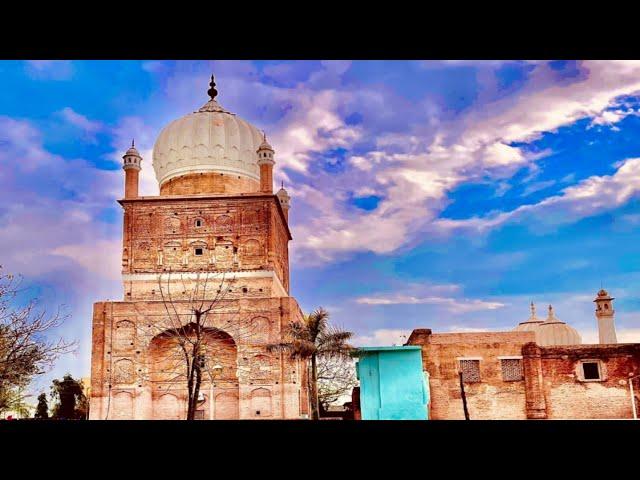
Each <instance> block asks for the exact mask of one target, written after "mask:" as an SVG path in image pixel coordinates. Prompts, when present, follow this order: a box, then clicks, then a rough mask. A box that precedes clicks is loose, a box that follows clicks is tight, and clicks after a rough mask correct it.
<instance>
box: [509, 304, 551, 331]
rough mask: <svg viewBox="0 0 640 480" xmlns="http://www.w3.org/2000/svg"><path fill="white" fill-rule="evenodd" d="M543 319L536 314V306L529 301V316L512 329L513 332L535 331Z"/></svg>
mask: <svg viewBox="0 0 640 480" xmlns="http://www.w3.org/2000/svg"><path fill="white" fill-rule="evenodd" d="M543 323H544V320H542V319H541V318H538V317H537V316H536V306H535V305H534V304H533V302H531V316H530V317H529V318H527V319H526V320H525V321H524V322H520V323H519V324H518V326H516V328H514V329H513V330H514V331H515V332H536V331H538V328H539V327H540V325H542V324H543Z"/></svg>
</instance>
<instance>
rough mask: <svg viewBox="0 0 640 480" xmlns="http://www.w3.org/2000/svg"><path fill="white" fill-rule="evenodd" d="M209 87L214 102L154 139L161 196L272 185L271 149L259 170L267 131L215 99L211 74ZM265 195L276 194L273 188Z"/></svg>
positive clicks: (243, 190)
mask: <svg viewBox="0 0 640 480" xmlns="http://www.w3.org/2000/svg"><path fill="white" fill-rule="evenodd" d="M209 86H210V88H209V90H208V93H209V96H210V97H211V98H210V100H209V101H208V102H207V103H205V104H204V105H203V106H202V107H201V108H200V109H198V110H197V111H195V112H193V113H190V114H188V115H185V116H184V117H181V118H179V119H177V120H174V121H173V122H171V123H169V124H168V125H167V126H166V127H164V128H163V129H162V131H161V132H160V135H159V136H158V139H157V140H156V143H155V145H154V148H153V168H154V170H155V173H156V178H157V179H158V183H159V184H160V195H193V194H207V193H208V194H239V193H255V192H259V191H263V192H264V191H265V185H266V184H267V183H272V169H273V163H274V162H273V149H272V148H271V147H270V146H269V148H270V150H271V152H270V153H269V157H270V160H271V162H270V163H271V164H270V165H269V166H268V168H266V169H265V168H261V167H260V166H259V165H260V162H259V160H260V157H259V154H260V153H261V151H264V135H263V133H262V132H261V131H260V130H259V129H257V128H256V127H254V126H253V125H251V124H250V123H248V122H246V121H245V120H243V119H241V118H240V117H238V116H237V115H235V114H233V113H231V112H229V111H227V110H226V109H224V108H223V107H222V106H221V105H220V104H219V103H218V102H217V101H216V96H217V95H218V91H217V90H216V88H215V87H216V84H215V81H214V78H213V76H212V77H211V82H210V84H209ZM267 170H268V171H267ZM265 175H268V176H269V178H263V185H262V187H261V177H264V176H265ZM266 191H267V192H268V193H272V192H273V186H272V185H271V186H270V188H267V189H266Z"/></svg>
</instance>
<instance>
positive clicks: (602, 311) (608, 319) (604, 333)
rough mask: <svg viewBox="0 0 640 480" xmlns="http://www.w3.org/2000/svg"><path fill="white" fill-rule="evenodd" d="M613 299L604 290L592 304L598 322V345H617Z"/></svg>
mask: <svg viewBox="0 0 640 480" xmlns="http://www.w3.org/2000/svg"><path fill="white" fill-rule="evenodd" d="M613 300H614V298H613V297H610V296H609V294H608V293H607V291H606V290H605V289H601V290H600V291H599V292H598V296H597V297H596V298H595V300H594V302H595V304H596V319H597V320H598V337H599V339H600V343H605V344H607V343H618V339H617V337H616V327H615V325H614V323H613V315H614V313H616V312H615V310H614V309H613Z"/></svg>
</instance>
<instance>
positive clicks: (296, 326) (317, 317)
mask: <svg viewBox="0 0 640 480" xmlns="http://www.w3.org/2000/svg"><path fill="white" fill-rule="evenodd" d="M287 330H288V331H287V332H285V333H286V335H287V337H288V340H289V341H288V342H283V343H273V344H270V345H268V346H267V350H268V351H269V352H274V351H281V352H288V353H289V354H290V355H291V357H292V358H300V359H303V360H311V373H310V375H308V379H309V385H308V386H309V393H310V400H311V418H312V419H313V420H318V419H319V418H320V415H319V407H318V370H317V361H318V358H321V357H323V358H336V357H339V358H351V357H350V353H351V351H352V350H353V347H351V345H349V344H348V343H347V340H349V339H350V338H351V337H352V336H353V333H351V332H345V331H343V330H340V329H338V328H335V327H332V326H330V325H329V312H327V311H326V310H325V309H324V308H322V307H320V308H318V309H316V310H315V311H314V312H312V313H311V314H309V315H306V316H305V317H304V319H303V321H302V322H298V321H296V322H291V323H290V324H289V327H288V329H287Z"/></svg>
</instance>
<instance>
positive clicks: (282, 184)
mask: <svg viewBox="0 0 640 480" xmlns="http://www.w3.org/2000/svg"><path fill="white" fill-rule="evenodd" d="M280 188H284V180H280Z"/></svg>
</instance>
